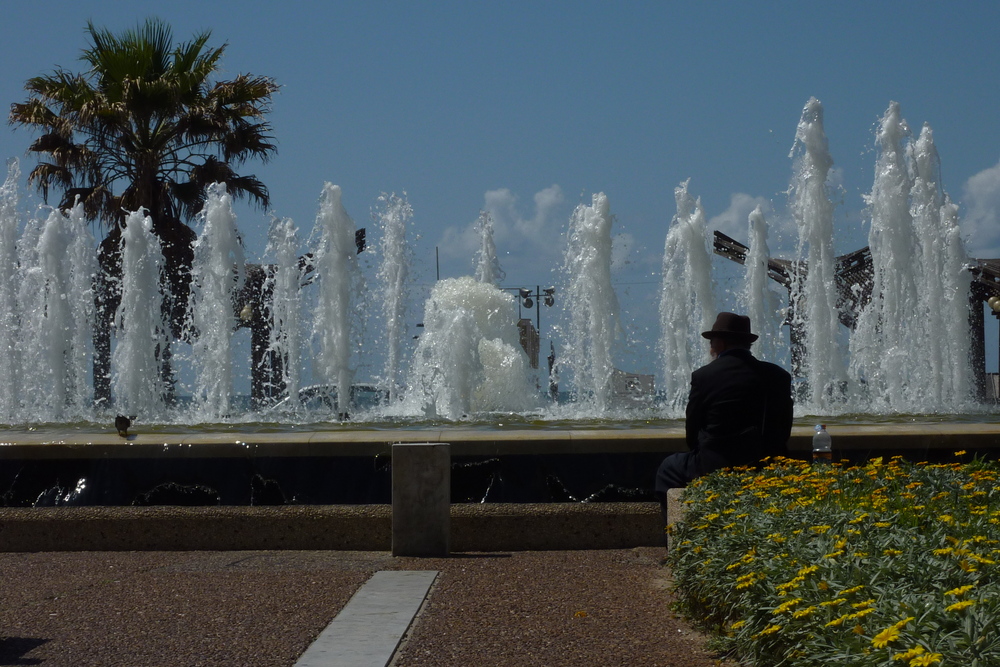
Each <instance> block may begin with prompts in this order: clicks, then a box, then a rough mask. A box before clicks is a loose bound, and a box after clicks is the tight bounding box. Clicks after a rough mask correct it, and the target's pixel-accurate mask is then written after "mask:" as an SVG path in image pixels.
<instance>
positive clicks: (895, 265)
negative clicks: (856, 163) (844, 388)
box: [851, 102, 923, 410]
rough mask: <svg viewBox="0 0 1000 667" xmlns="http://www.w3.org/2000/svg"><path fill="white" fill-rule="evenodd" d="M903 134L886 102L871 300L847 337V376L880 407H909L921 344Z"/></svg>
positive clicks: (875, 194) (872, 201)
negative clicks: (854, 328) (911, 359)
mask: <svg viewBox="0 0 1000 667" xmlns="http://www.w3.org/2000/svg"><path fill="white" fill-rule="evenodd" d="M908 135H909V128H908V127H907V125H906V121H905V120H903V118H902V116H901V114H900V109H899V104H898V103H896V102H892V103H890V105H889V108H888V109H887V110H886V112H885V115H884V116H883V117H882V121H881V124H880V126H879V129H878V133H877V142H878V151H879V152H878V158H877V160H876V163H875V182H874V184H873V185H872V192H871V194H870V195H869V196H868V205H869V208H870V211H871V229H870V231H869V234H868V244H869V248H870V249H871V254H872V268H873V280H872V300H871V302H870V303H869V304H868V305H867V306H865V307H864V308H863V309H862V311H861V314H860V316H859V317H858V325H857V328H856V330H855V334H854V336H853V337H852V339H851V371H852V374H853V375H854V377H856V378H857V380H858V381H859V382H860V383H863V384H864V385H865V389H866V393H867V394H868V395H869V397H870V398H869V400H870V401H873V402H874V403H875V405H876V406H878V407H879V408H881V409H883V410H902V409H906V408H908V407H909V406H910V405H911V403H910V398H911V397H912V393H911V392H912V391H913V389H914V386H915V385H914V383H913V381H914V380H916V379H917V377H916V376H915V375H914V374H913V372H912V369H913V364H912V363H910V358H911V357H912V356H913V355H914V353H915V352H916V350H918V349H920V346H922V341H921V340H920V337H921V331H922V328H923V327H922V326H921V322H920V321H919V315H917V313H916V309H914V308H913V307H912V302H913V297H914V295H915V294H916V293H917V281H916V279H915V268H916V267H915V264H916V263H917V262H918V261H919V260H917V258H918V257H919V254H920V249H919V246H918V243H917V238H916V234H915V232H914V228H913V218H912V216H911V214H910V191H911V188H912V185H913V183H912V181H911V179H910V175H909V171H908V165H907V163H906V151H905V148H904V146H903V142H904V139H906V138H907V136H908ZM915 260H916V261H915Z"/></svg>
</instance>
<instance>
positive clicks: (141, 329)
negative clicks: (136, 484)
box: [111, 211, 170, 421]
mask: <svg viewBox="0 0 1000 667" xmlns="http://www.w3.org/2000/svg"><path fill="white" fill-rule="evenodd" d="M163 264H164V260H163V252H162V251H161V249H160V242H159V240H158V239H157V238H156V236H155V235H154V234H153V219H152V218H150V217H149V216H147V215H145V214H144V213H143V212H141V211H139V212H135V213H131V214H129V216H128V218H127V220H126V222H125V229H124V230H123V231H122V281H121V295H122V298H121V303H120V304H119V306H118V310H117V312H115V317H114V327H115V330H116V332H117V334H116V337H117V340H118V344H117V346H116V347H115V349H114V351H113V353H112V356H111V382H112V388H113V390H114V395H115V399H116V403H115V406H116V409H117V410H118V411H119V412H121V413H124V414H130V415H142V416H143V418H144V421H152V420H153V419H154V418H155V417H159V416H162V415H163V412H164V411H165V408H166V398H167V386H166V383H165V382H164V379H163V373H162V370H163V359H162V358H161V355H162V354H163V353H164V351H165V350H166V349H167V345H168V343H169V341H168V332H169V331H170V329H169V323H168V322H166V321H164V309H163V298H164V297H163V293H162V292H161V281H160V273H161V271H162V270H163ZM167 284H168V283H166V282H165V281H164V282H162V285H164V286H166V285H167Z"/></svg>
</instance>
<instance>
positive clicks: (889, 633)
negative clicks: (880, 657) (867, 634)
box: [872, 625, 899, 648]
mask: <svg viewBox="0 0 1000 667" xmlns="http://www.w3.org/2000/svg"><path fill="white" fill-rule="evenodd" d="M897 639H899V628H897V627H896V626H894V625H893V626H890V627H888V628H886V629H885V630H883V631H882V632H880V633H878V634H877V635H875V636H874V637H872V646H874V647H875V648H885V647H886V646H888V645H889V643H890V642H894V641H896V640H897Z"/></svg>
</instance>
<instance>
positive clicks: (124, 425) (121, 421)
mask: <svg viewBox="0 0 1000 667" xmlns="http://www.w3.org/2000/svg"><path fill="white" fill-rule="evenodd" d="M131 425H132V420H131V419H129V418H128V417H126V416H125V415H118V416H117V417H115V428H116V429H118V435H120V436H121V437H123V438H127V437H128V427H129V426H131Z"/></svg>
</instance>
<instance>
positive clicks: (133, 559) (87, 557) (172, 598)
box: [0, 548, 720, 667]
mask: <svg viewBox="0 0 1000 667" xmlns="http://www.w3.org/2000/svg"><path fill="white" fill-rule="evenodd" d="M659 555H660V552H659V550H658V549H654V548H639V549H628V550H606V551H549V552H503V553H470V554H455V555H453V556H452V557H450V558H440V559H416V558H393V557H392V556H390V555H389V554H388V553H386V552H345V551H242V552H232V551H229V552H217V551H216V552H209V551H205V552H46V553H0V665H45V666H46V667H59V666H62V665H66V666H69V665H73V666H79V665H89V666H99V665H130V666H133V667H141V666H146V665H171V666H177V665H192V666H193V665H226V666H232V665H238V666H264V665H275V666H279V665H280V666H291V665H292V664H293V663H294V662H295V660H296V659H297V658H298V657H299V656H300V655H301V654H302V653H303V652H304V651H305V649H306V648H307V647H308V646H309V645H310V643H311V642H312V641H313V640H314V639H315V638H316V636H317V635H318V634H319V633H320V632H321V631H322V630H323V628H324V627H326V626H327V625H328V624H329V622H330V621H331V620H332V619H333V617H334V616H335V615H336V614H337V613H338V612H339V611H340V609H341V608H342V607H343V606H344V605H345V604H346V603H347V601H348V600H349V599H350V597H351V596H352V595H353V594H354V592H355V591H356V590H357V589H358V588H359V587H360V586H361V585H362V584H363V583H364V582H365V581H367V580H368V579H369V578H370V577H371V575H372V574H374V573H375V572H377V571H380V570H425V569H430V570H439V571H440V575H439V576H438V578H437V581H436V583H435V585H434V587H433V588H432V589H431V592H430V596H429V598H428V601H427V602H426V604H425V605H424V607H423V610H422V611H421V613H420V614H419V615H418V617H417V619H416V621H415V623H414V625H413V626H411V628H410V632H409V633H408V634H407V636H406V637H405V638H404V641H403V644H402V646H401V648H400V650H399V651H398V652H397V654H396V657H395V659H394V662H393V665H394V667H410V666H414V665H433V666H438V665H440V666H450V665H456V666H457V665H461V666H468V665H475V667H488V666H490V665H511V666H519V665H545V666H557V665H664V666H671V665H673V666H676V667H693V666H705V667H709V666H714V665H719V664H720V663H719V661H718V660H717V659H716V658H715V657H713V656H712V655H710V654H708V653H707V652H706V651H705V649H704V640H703V637H701V636H700V635H699V634H698V633H696V632H694V631H693V630H691V628H690V627H688V626H687V625H685V624H683V623H681V622H680V621H679V620H678V619H677V618H675V617H674V615H673V614H672V613H671V612H670V610H669V604H670V598H669V594H668V592H667V589H666V585H667V579H666V577H667V574H668V573H667V571H666V570H664V569H663V568H661V567H660V566H659V564H658V562H657V559H658V557H659Z"/></svg>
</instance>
